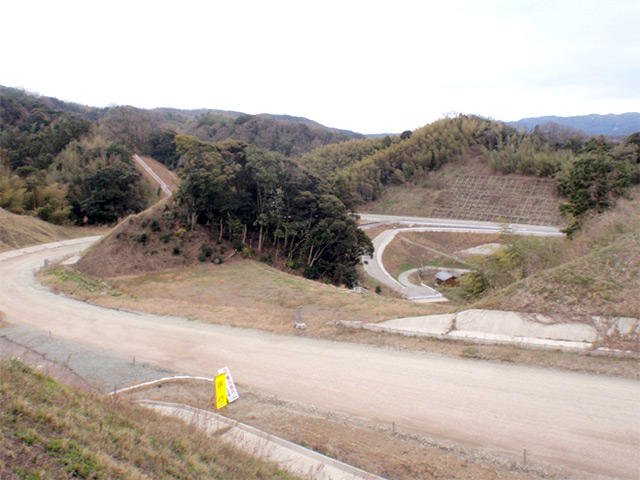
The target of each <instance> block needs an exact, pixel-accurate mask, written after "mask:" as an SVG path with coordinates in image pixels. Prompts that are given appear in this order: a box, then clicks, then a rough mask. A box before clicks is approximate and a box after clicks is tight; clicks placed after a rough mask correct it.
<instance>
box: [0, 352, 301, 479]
mask: <svg viewBox="0 0 640 480" xmlns="http://www.w3.org/2000/svg"><path fill="white" fill-rule="evenodd" d="M0 385H1V388H0V478H2V479H3V480H5V479H6V480H14V479H15V480H17V479H36V478H42V479H50V478H91V479H143V478H157V479H172V478H180V479H190V478H194V479H195V478H224V479H229V480H234V479H235V480H245V479H254V478H255V479H258V478H259V479H276V478H277V479H289V478H291V479H293V478H295V477H293V476H291V475H289V474H287V473H286V472H284V471H282V470H280V469H279V468H278V467H276V466H275V465H273V464H268V463H266V462H263V461H260V460H257V459H256V458H254V457H251V456H249V455H248V454H245V453H243V452H240V451H239V450H237V449H235V448H232V447H230V446H228V445H225V444H224V443H222V442H221V441H220V440H217V439H215V438H212V437H211V436H208V435H206V434H204V433H202V432H200V431H198V430H197V428H196V427H195V426H193V425H188V424H186V423H184V422H182V421H180V420H177V419H173V418H168V417H166V416H162V415H160V414H157V413H154V412H152V411H149V410H147V409H144V408H142V407H139V406H136V405H133V404H130V403H128V402H123V401H121V400H119V399H101V398H99V397H97V396H94V395H88V394H83V393H80V392H78V391H75V390H73V389H72V388H70V387H67V386H64V385H60V384H58V383H56V382H55V381H53V380H52V379H51V378H49V377H46V376H45V375H43V374H42V373H40V372H38V371H36V370H35V369H32V368H30V367H28V366H26V365H24V364H23V363H20V362H19V361H17V360H15V359H13V360H9V361H3V362H1V363H0Z"/></svg>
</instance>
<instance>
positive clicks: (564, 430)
mask: <svg viewBox="0 0 640 480" xmlns="http://www.w3.org/2000/svg"><path fill="white" fill-rule="evenodd" d="M87 245H88V243H87ZM77 249H78V247H76V246H66V247H60V248H59V249H57V250H49V251H45V252H35V253H31V254H28V255H24V256H21V257H15V258H11V259H8V260H5V261H3V262H0V310H2V311H3V312H4V313H5V314H6V319H7V320H8V321H9V322H12V323H18V324H27V325H29V326H32V327H35V328H38V329H41V330H43V331H45V332H48V331H50V332H51V335H52V336H54V337H57V338H64V339H66V340H70V341H74V342H79V343H81V344H83V345H85V346H89V347H91V346H95V347H99V348H101V349H106V350H107V351H110V352H113V353H114V354H117V355H125V356H129V357H131V356H134V355H135V357H136V359H137V360H138V361H140V362H143V361H144V362H149V363H150V364H152V365H158V366H162V367H163V368H166V369H169V370H172V371H176V372H179V373H185V374H192V375H208V376H211V375H212V374H213V373H214V372H215V371H216V370H217V369H218V368H220V367H222V366H224V365H228V366H229V368H230V369H231V371H232V372H233V373H234V378H235V379H236V381H237V382H238V383H239V384H240V385H243V384H245V385H251V386H252V387H256V388H259V389H262V390H263V391H265V392H267V393H271V394H274V395H278V396H279V397H281V398H287V399H291V400H294V401H299V402H304V403H307V404H310V405H317V406H319V407H322V408H326V409H330V410H335V411H340V412H344V413H347V414H350V415H353V416H356V417H365V418H369V419H372V420H375V421H379V422H382V423H383V424H386V425H390V424H391V422H395V424H396V429H399V430H401V431H406V432H410V433H411V432H413V433H420V434H423V435H428V436H431V437H434V438H439V439H447V440H451V441H455V442H460V443H462V444H465V445H472V446H478V447H484V448H485V449H486V450H488V451H490V452H499V453H502V454H505V455H507V456H508V457H511V458H513V459H514V460H515V459H519V458H521V456H522V452H523V449H524V448H526V449H527V451H528V458H529V460H530V461H532V462H537V461H542V462H549V463H552V464H556V465H564V466H567V467H570V468H574V469H577V470H579V471H581V472H583V473H580V474H579V476H578V478H587V477H588V475H587V472H590V473H597V474H604V475H608V476H610V477H617V478H625V479H637V478H638V475H639V474H640V460H639V451H640V450H639V448H640V428H639V427H640V409H639V408H638V403H639V399H640V383H639V382H636V381H632V380H628V379H622V378H611V377H606V376H596V375H584V374H576V373H570V372H563V371H555V370H545V369H540V368H528V367H524V366H518V365H509V364H499V363H490V362H479V361H473V360H467V359H456V358H447V357H440V356H435V355H429V354H425V353H416V352H404V351H392V350H386V349H378V348H374V347H369V346H363V345H354V344H349V343H343V342H330V341H321V340H313V339H308V338H305V337H299V336H291V337H289V336H278V335H273V334H269V333H265V332H260V331H255V330H247V329H240V328H230V327H224V326H218V325H208V324H204V323H200V322H194V321H188V320H186V319H181V318H175V317H158V316H153V315H147V314H136V313H130V312H124V311H112V310H108V309H104V308H99V307H95V306H91V305H87V304H83V303H81V302H77V301H74V300H71V299H68V298H64V297H60V296H56V295H54V294H52V293H51V292H49V291H47V290H46V289H44V288H43V287H41V286H39V285H38V284H37V283H36V282H35V280H34V278H33V271H34V269H36V268H38V267H39V266H41V265H42V263H43V260H44V259H45V258H55V257H56V256H57V255H63V254H71V253H73V252H75V251H77Z"/></svg>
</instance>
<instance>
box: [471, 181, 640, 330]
mask: <svg viewBox="0 0 640 480" xmlns="http://www.w3.org/2000/svg"><path fill="white" fill-rule="evenodd" d="M635 194H636V197H635V200H621V201H620V202H619V204H618V206H617V207H616V208H615V209H613V210H611V211H609V212H606V213H604V214H602V215H600V216H598V217H594V218H592V219H591V220H590V221H588V222H587V223H586V224H585V226H584V228H583V230H582V231H581V232H579V233H578V234H577V235H576V238H575V239H574V240H565V242H564V248H563V249H562V250H561V251H560V253H559V254H558V258H557V259H556V262H557V264H558V266H557V267H556V268H552V269H549V270H544V271H541V272H539V273H538V274H536V275H533V276H532V277H530V278H528V279H525V280H523V281H521V282H518V283H516V284H514V285H512V286H510V287H508V288H506V289H504V290H502V291H499V292H496V293H495V294H493V295H491V296H490V297H488V298H485V299H483V300H481V301H480V302H478V303H477V304H476V306H477V307H479V308H499V309H502V310H516V311H524V312H537V313H546V314H551V315H556V316H559V317H563V318H571V319H574V320H579V321H587V322H590V318H591V316H593V315H601V316H607V317H618V316H627V317H635V318H640V295H638V292H640V196H638V191H636V192H635Z"/></svg>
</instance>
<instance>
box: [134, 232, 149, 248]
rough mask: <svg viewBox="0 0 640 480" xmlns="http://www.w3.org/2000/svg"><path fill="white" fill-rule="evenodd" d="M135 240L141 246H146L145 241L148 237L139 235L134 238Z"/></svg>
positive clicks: (142, 234) (143, 234)
mask: <svg viewBox="0 0 640 480" xmlns="http://www.w3.org/2000/svg"><path fill="white" fill-rule="evenodd" d="M136 240H138V242H140V243H142V244H143V245H146V244H147V240H149V237H148V236H147V234H146V233H141V234H140V235H138V236H137V237H136Z"/></svg>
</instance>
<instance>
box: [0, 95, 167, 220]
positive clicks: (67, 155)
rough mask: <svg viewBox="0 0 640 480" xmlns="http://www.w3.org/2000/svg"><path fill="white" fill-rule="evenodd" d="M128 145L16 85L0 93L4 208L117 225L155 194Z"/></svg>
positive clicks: (0, 173) (0, 202) (1, 201)
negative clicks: (141, 173) (142, 175)
mask: <svg viewBox="0 0 640 480" xmlns="http://www.w3.org/2000/svg"><path fill="white" fill-rule="evenodd" d="M131 157H132V151H131V149H130V148H128V147H127V146H126V145H124V144H121V143H117V142H115V141H112V140H109V139H108V138H107V137H106V136H105V135H104V133H103V132H102V131H101V129H100V128H99V126H98V125H96V124H94V123H92V122H91V121H89V120H87V119H86V118H84V117H83V116H81V115H79V114H76V113H68V112H64V111H61V110H56V109H54V108H52V107H51V106H50V105H49V103H48V102H46V101H44V100H42V99H40V98H38V97H35V96H33V95H28V94H26V93H25V92H22V91H20V90H16V89H3V90H2V92H1V95H0V207H1V208H4V209H7V210H9V211H11V212H14V213H20V214H31V215H35V216H38V217H40V218H41V219H42V220H45V221H49V222H52V223H57V224H61V223H66V222H75V223H85V222H86V223H113V222H115V221H117V220H118V219H119V218H121V217H122V216H124V215H126V214H127V213H132V212H138V211H140V210H141V209H142V208H144V207H145V206H146V205H147V204H148V203H149V201H151V200H152V199H153V197H154V192H153V189H152V188H151V187H150V185H149V184H148V183H145V182H143V181H142V177H141V175H140V173H139V172H138V170H137V169H136V167H135V165H134V164H133V162H132V158H131Z"/></svg>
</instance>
